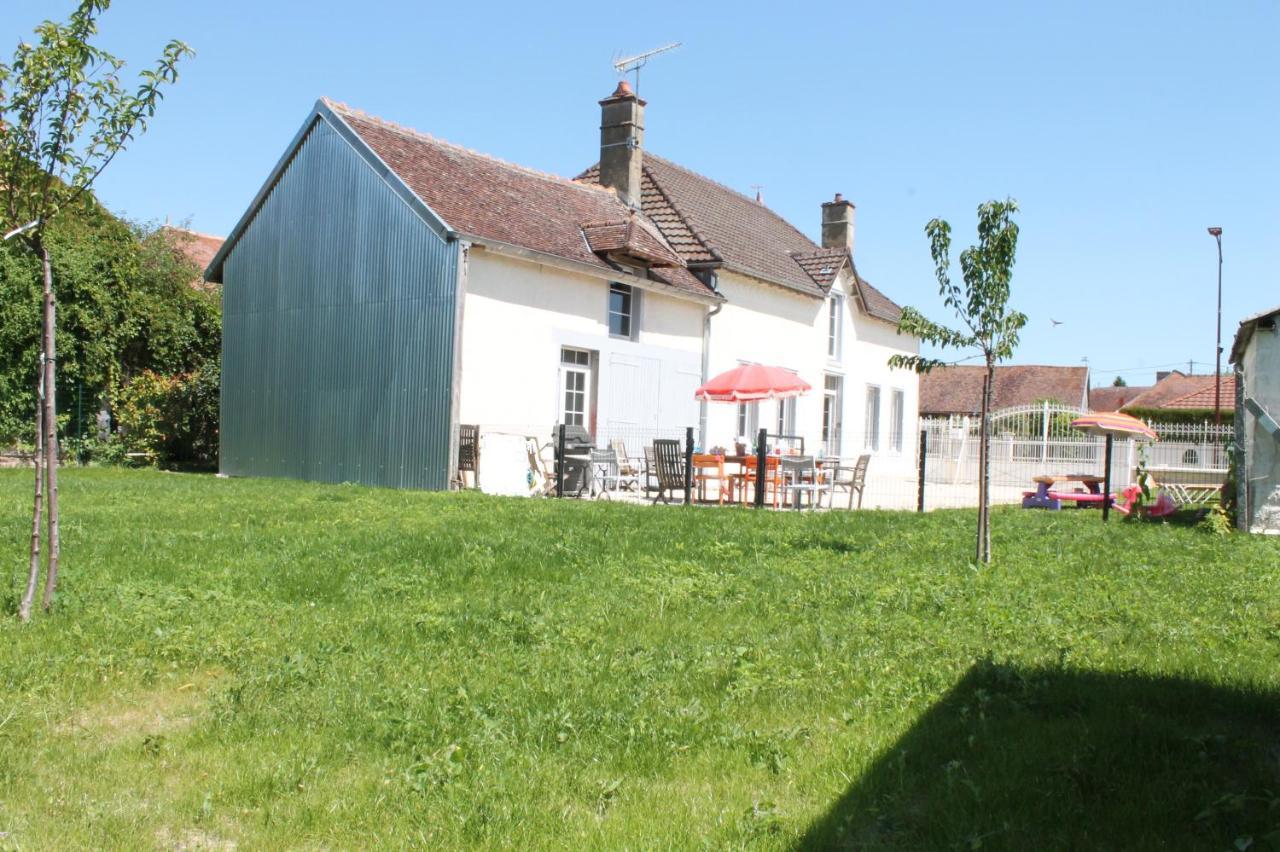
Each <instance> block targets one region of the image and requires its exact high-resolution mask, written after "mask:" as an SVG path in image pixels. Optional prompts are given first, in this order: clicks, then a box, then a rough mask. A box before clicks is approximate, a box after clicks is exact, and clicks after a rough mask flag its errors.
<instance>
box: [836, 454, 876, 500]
mask: <svg viewBox="0 0 1280 852" xmlns="http://www.w3.org/2000/svg"><path fill="white" fill-rule="evenodd" d="M870 463H871V455H870V453H868V454H865V455H861V456H858V461H857V462H856V463H854V464H853V465H852V466H850V465H846V464H844V463H843V462H840V463H837V464H835V465H832V466H830V467H829V468H826V469H824V472H825V470H828V469H829V470H830V471H831V482H830V485H831V505H832V506H833V507H834V506H835V498H836V491H838V490H840V489H842V488H843V489H844V490H846V491H848V492H849V508H850V509H852V508H853V495H854V494H855V493H857V495H858V508H859V509H861V508H862V492H863V490H864V489H865V488H866V487H867V465H869V464H870Z"/></svg>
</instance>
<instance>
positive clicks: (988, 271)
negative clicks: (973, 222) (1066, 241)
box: [889, 199, 1027, 563]
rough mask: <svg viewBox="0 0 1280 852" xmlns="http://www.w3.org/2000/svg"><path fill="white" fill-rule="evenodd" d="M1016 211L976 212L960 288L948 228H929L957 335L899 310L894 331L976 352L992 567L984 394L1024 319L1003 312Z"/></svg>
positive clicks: (983, 507)
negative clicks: (980, 366) (981, 367)
mask: <svg viewBox="0 0 1280 852" xmlns="http://www.w3.org/2000/svg"><path fill="white" fill-rule="evenodd" d="M1017 210H1018V204H1017V202H1015V201H1014V200H1013V199H1007V200H1005V201H988V202H987V203H985V204H982V205H981V206H979V207H978V244H977V245H973V246H970V247H969V248H967V249H965V250H964V251H963V252H961V253H960V270H961V273H962V274H963V277H964V286H963V287H961V286H960V285H958V284H956V283H954V282H953V281H952V280H951V225H949V224H948V223H947V222H945V221H943V220H942V219H934V220H932V221H930V222H929V224H928V225H926V226H925V233H926V234H927V235H928V237H929V249H930V254H932V256H933V263H934V267H935V269H936V272H937V277H938V292H939V293H940V294H941V296H942V301H943V304H945V305H946V306H947V307H948V308H951V309H952V310H953V311H954V312H955V314H956V316H957V317H959V318H960V320H961V322H962V323H963V324H964V329H962V330H961V329H952V328H948V327H947V326H944V325H941V324H939V323H936V322H933V321H931V320H929V319H927V318H926V317H925V316H924V315H923V314H922V313H921V312H920V311H918V310H916V309H915V308H904V309H903V311H902V319H901V320H900V321H899V323H898V332H899V333H900V334H910V335H912V336H914V337H917V338H919V339H920V340H922V341H924V342H926V343H932V344H933V345H935V346H937V347H939V348H940V349H977V350H978V352H979V354H980V355H981V356H982V359H983V363H984V364H985V365H986V376H985V377H984V379H983V382H982V408H981V423H980V430H981V431H980V433H979V440H978V447H979V450H978V463H979V466H980V468H981V471H982V476H981V479H980V481H979V484H978V545H977V559H978V561H979V562H982V563H987V562H990V561H991V515H990V503H991V453H990V448H991V435H990V433H989V429H988V418H989V417H990V414H991V387H992V383H993V382H994V381H995V371H996V363H997V362H999V361H1003V360H1005V359H1006V358H1009V357H1010V356H1011V355H1013V350H1014V348H1015V347H1016V346H1017V345H1018V335H1019V333H1020V332H1021V331H1022V328H1023V327H1024V326H1025V325H1026V324H1027V318H1026V316H1025V315H1023V314H1022V313H1019V312H1018V311H1014V310H1010V308H1009V292H1010V291H1009V285H1010V281H1011V280H1012V278H1013V264H1014V255H1015V253H1016V252H1017V248H1018V225H1017V223H1015V222H1014V221H1013V214H1014V213H1016V212H1017ZM944 363H945V362H944V361H942V360H939V359H936V358H926V357H924V356H921V355H894V356H893V357H892V358H890V359H889V364H890V366H893V367H907V368H909V369H913V370H915V371H917V372H920V373H927V372H929V371H930V370H932V369H933V368H934V367H937V366H941V365H943V364H944Z"/></svg>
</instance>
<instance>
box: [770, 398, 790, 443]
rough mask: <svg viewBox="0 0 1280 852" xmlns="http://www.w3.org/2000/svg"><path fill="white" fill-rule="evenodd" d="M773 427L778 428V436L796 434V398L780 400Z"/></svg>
mask: <svg viewBox="0 0 1280 852" xmlns="http://www.w3.org/2000/svg"><path fill="white" fill-rule="evenodd" d="M773 425H774V426H776V427H777V432H776V433H775V434H777V435H791V436H794V435H795V434H796V398H795V397H793V396H792V397H788V398H786V399H780V400H778V407H777V410H776V412H775V414H774V422H773Z"/></svg>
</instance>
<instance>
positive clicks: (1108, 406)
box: [1089, 386, 1151, 412]
mask: <svg viewBox="0 0 1280 852" xmlns="http://www.w3.org/2000/svg"><path fill="white" fill-rule="evenodd" d="M1149 390H1151V388H1149V387H1128V386H1121V387H1115V386H1109V387H1101V388H1089V410H1090V411H1098V412H1108V411H1119V410H1120V409H1121V408H1124V406H1125V405H1126V404H1127V403H1128V402H1129V401H1130V400H1131V399H1134V398H1135V397H1136V396H1137V395H1138V394H1140V393H1145V392H1146V391H1149Z"/></svg>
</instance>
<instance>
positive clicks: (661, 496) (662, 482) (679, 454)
mask: <svg viewBox="0 0 1280 852" xmlns="http://www.w3.org/2000/svg"><path fill="white" fill-rule="evenodd" d="M653 466H654V474H655V475H656V476H657V479H658V496H656V497H654V498H653V502H654V504H655V505H656V504H657V502H658V501H659V500H661V501H662V502H663V503H670V502H671V501H670V499H668V498H669V497H670V496H671V492H672V491H684V490H685V488H686V487H687V486H686V485H685V481H684V447H683V446H682V445H681V442H680V441H676V440H673V439H670V438H659V439H657V440H656V441H654V442H653Z"/></svg>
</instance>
